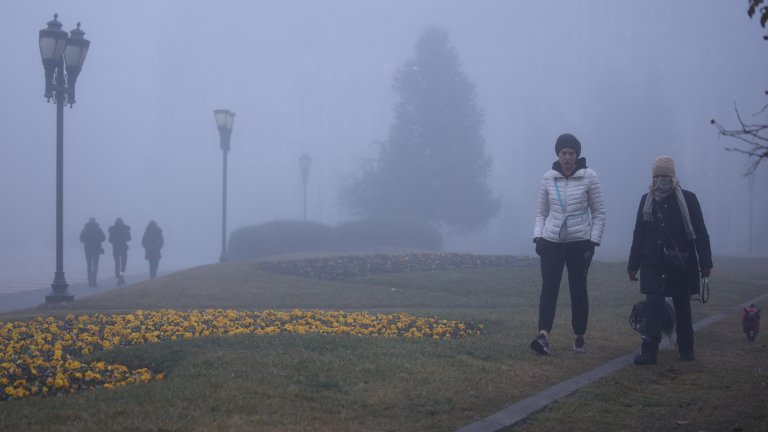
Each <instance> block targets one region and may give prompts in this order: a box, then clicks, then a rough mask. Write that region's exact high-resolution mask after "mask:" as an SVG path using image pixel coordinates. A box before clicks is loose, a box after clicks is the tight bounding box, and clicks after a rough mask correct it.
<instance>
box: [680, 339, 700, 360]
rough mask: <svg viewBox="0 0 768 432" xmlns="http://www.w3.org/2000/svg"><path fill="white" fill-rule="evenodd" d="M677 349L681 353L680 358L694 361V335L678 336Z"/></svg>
mask: <svg viewBox="0 0 768 432" xmlns="http://www.w3.org/2000/svg"><path fill="white" fill-rule="evenodd" d="M677 349H678V352H679V353H680V360H682V361H694V360H695V359H696V355H695V354H694V352H693V336H691V337H690V338H681V337H680V336H678V337H677Z"/></svg>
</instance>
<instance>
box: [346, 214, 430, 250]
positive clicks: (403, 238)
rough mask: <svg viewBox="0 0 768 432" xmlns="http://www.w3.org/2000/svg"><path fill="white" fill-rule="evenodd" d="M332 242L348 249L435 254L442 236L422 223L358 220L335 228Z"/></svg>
mask: <svg viewBox="0 0 768 432" xmlns="http://www.w3.org/2000/svg"><path fill="white" fill-rule="evenodd" d="M336 239H337V241H338V243H339V244H340V245H343V246H344V247H349V248H360V247H362V248H367V247H395V248H398V247H399V248H411V249H422V250H430V251H437V250H440V249H441V248H442V247H443V236H442V235H441V234H440V231H438V230H437V229H436V228H435V227H433V226H432V225H429V224H428V223H426V222H410V221H397V220H391V219H362V220H357V221H352V222H344V223H342V224H340V225H338V226H336Z"/></svg>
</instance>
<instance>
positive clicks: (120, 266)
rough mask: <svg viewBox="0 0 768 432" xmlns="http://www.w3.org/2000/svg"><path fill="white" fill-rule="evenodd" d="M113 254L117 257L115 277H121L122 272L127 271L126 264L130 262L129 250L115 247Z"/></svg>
mask: <svg viewBox="0 0 768 432" xmlns="http://www.w3.org/2000/svg"><path fill="white" fill-rule="evenodd" d="M112 256H113V257H115V277H120V273H125V266H126V265H127V264H128V250H127V249H113V250H112Z"/></svg>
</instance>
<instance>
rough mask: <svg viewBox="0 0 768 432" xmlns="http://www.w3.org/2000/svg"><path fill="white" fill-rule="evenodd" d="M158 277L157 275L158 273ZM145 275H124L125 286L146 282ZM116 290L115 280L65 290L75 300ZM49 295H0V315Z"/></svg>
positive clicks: (35, 292) (44, 291)
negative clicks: (95, 285)
mask: <svg viewBox="0 0 768 432" xmlns="http://www.w3.org/2000/svg"><path fill="white" fill-rule="evenodd" d="M158 275H159V273H158ZM146 278H147V276H146V275H145V274H138V275H126V277H125V286H128V285H131V284H134V283H137V282H141V281H143V280H146ZM115 288H117V286H116V285H115V279H114V278H110V279H102V280H100V281H99V286H98V287H89V286H88V284H85V283H74V284H70V285H69V288H68V289H67V290H68V291H69V293H70V294H72V295H74V296H75V300H77V299H79V298H83V297H88V296H91V295H94V294H99V293H102V292H105V291H109V290H113V289H115ZM48 294H51V288H50V286H49V287H46V288H40V289H34V290H27V291H19V292H14V293H9V294H0V313H5V312H12V311H17V310H22V309H31V308H36V307H38V306H40V305H42V304H44V303H45V296H47V295H48Z"/></svg>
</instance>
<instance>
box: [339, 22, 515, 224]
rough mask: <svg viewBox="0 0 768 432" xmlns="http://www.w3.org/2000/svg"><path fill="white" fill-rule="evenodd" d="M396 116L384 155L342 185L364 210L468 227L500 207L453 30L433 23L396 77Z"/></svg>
mask: <svg viewBox="0 0 768 432" xmlns="http://www.w3.org/2000/svg"><path fill="white" fill-rule="evenodd" d="M393 90H394V91H395V93H396V96H397V102H396V104H395V106H394V118H393V122H392V125H391V127H390V131H389V136H388V138H387V139H386V141H384V142H381V143H379V144H380V147H379V154H378V156H377V157H376V158H375V159H373V160H370V161H367V162H366V163H365V164H364V166H363V167H362V172H361V174H360V175H359V176H358V177H357V178H356V179H355V180H354V181H353V182H352V183H350V184H348V185H347V187H346V188H345V189H344V190H343V193H342V196H343V198H344V199H345V200H346V203H347V205H348V206H349V207H350V209H351V210H352V211H354V212H356V213H358V214H359V215H361V216H366V217H371V216H375V217H386V218H392V219H401V220H417V221H426V222H430V223H435V224H445V225H449V226H452V227H455V228H457V229H459V230H464V231H470V230H473V229H477V228H480V227H482V226H484V225H485V224H486V223H487V222H488V221H489V220H490V219H492V218H493V217H494V216H495V215H496V214H497V213H498V212H499V210H500V208H501V204H500V200H499V198H498V197H496V196H494V194H493V192H492V190H491V188H490V187H489V186H488V184H487V179H488V175H489V173H490V170H491V158H490V157H488V156H486V155H485V138H484V137H483V134H482V131H481V128H482V125H483V112H482V109H481V108H479V107H478V106H477V103H476V101H475V88H474V85H473V84H472V83H471V82H470V81H469V79H468V78H467V76H466V74H465V73H464V71H463V70H462V65H461V62H460V61H459V58H458V55H457V53H456V50H455V48H454V47H453V45H452V44H451V42H450V38H449V35H448V32H447V31H445V30H443V29H441V28H437V27H430V28H428V29H427V30H425V31H424V33H422V35H421V37H420V38H419V40H418V42H417V43H416V49H415V56H414V57H413V58H411V59H409V60H407V61H406V62H405V63H403V65H402V66H401V67H400V68H399V69H398V71H397V72H396V73H395V76H394V84H393Z"/></svg>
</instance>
